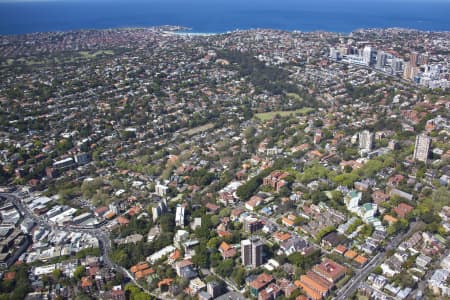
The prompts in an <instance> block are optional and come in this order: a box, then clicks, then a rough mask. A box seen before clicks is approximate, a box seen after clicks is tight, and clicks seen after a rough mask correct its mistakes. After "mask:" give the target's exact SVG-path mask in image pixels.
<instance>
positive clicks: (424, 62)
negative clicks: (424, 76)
mask: <svg viewBox="0 0 450 300" xmlns="http://www.w3.org/2000/svg"><path fill="white" fill-rule="evenodd" d="M419 64H420V65H421V66H422V65H427V64H428V54H421V55H420V57H419Z"/></svg>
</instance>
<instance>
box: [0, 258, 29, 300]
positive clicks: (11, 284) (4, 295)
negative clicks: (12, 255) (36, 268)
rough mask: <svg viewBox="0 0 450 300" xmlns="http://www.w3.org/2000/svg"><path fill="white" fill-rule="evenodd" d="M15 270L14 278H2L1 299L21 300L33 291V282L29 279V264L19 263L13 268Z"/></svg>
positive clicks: (0, 284)
mask: <svg viewBox="0 0 450 300" xmlns="http://www.w3.org/2000/svg"><path fill="white" fill-rule="evenodd" d="M11 271H12V272H15V273H16V274H15V277H14V279H12V280H5V279H4V280H2V282H1V283H0V300H10V299H13V300H20V299H25V296H26V295H27V294H28V293H29V292H30V291H31V283H30V280H29V279H28V266H27V265H24V264H23V265H19V266H15V267H13V268H11Z"/></svg>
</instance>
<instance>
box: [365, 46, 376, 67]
mask: <svg viewBox="0 0 450 300" xmlns="http://www.w3.org/2000/svg"><path fill="white" fill-rule="evenodd" d="M374 54H375V49H374V48H372V47H370V46H366V47H364V50H363V55H362V56H363V60H364V62H365V63H366V64H367V65H371V64H372V63H373V55H374Z"/></svg>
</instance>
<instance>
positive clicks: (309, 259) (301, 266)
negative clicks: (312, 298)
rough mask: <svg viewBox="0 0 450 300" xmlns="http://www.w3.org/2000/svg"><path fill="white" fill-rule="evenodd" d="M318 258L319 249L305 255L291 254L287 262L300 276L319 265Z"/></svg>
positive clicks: (319, 254)
mask: <svg viewBox="0 0 450 300" xmlns="http://www.w3.org/2000/svg"><path fill="white" fill-rule="evenodd" d="M320 256H321V253H320V249H317V250H315V251H313V252H311V253H309V254H307V255H303V254H301V253H299V252H295V253H292V254H291V255H289V256H288V257H287V260H288V261H289V262H290V263H291V264H293V265H295V266H296V267H297V268H298V270H299V273H300V274H304V273H306V271H308V270H309V269H311V268H312V267H313V266H314V265H316V264H318V263H320Z"/></svg>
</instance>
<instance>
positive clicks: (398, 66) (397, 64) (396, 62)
mask: <svg viewBox="0 0 450 300" xmlns="http://www.w3.org/2000/svg"><path fill="white" fill-rule="evenodd" d="M402 64H403V61H402V60H401V59H398V58H393V59H392V62H391V66H392V70H393V71H394V72H400V71H401V70H402Z"/></svg>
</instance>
